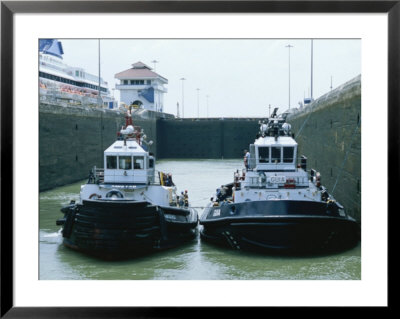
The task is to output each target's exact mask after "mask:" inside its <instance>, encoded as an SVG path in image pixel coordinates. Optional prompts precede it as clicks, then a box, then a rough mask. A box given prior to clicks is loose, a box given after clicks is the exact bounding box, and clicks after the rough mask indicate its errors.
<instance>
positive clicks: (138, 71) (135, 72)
mask: <svg viewBox="0 0 400 319" xmlns="http://www.w3.org/2000/svg"><path fill="white" fill-rule="evenodd" d="M115 78H117V79H119V80H129V79H146V78H147V79H155V78H157V79H160V80H162V81H163V82H164V83H168V80H167V79H166V78H164V77H162V76H161V75H159V74H157V73H156V72H153V71H152V69H151V68H150V67H149V66H147V65H146V64H144V63H143V62H140V61H139V62H136V63H133V64H132V68H130V69H128V70H125V71H122V72H119V73H117V74H115Z"/></svg>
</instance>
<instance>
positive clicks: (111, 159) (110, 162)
mask: <svg viewBox="0 0 400 319" xmlns="http://www.w3.org/2000/svg"><path fill="white" fill-rule="evenodd" d="M106 164H107V165H106V167H107V169H117V157H116V156H107V157H106Z"/></svg>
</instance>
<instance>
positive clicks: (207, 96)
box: [206, 95, 210, 117]
mask: <svg viewBox="0 0 400 319" xmlns="http://www.w3.org/2000/svg"><path fill="white" fill-rule="evenodd" d="M209 97H210V96H209V95H206V98H207V117H208V98H209Z"/></svg>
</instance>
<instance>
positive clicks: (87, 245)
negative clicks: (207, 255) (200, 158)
mask: <svg viewBox="0 0 400 319" xmlns="http://www.w3.org/2000/svg"><path fill="white" fill-rule="evenodd" d="M125 119H126V123H125V124H126V125H125V126H123V127H122V129H121V131H120V132H118V133H117V140H116V141H115V142H114V143H113V144H112V145H111V146H110V147H108V148H107V149H106V150H105V151H104V169H99V168H96V167H94V168H93V169H92V170H91V172H90V174H89V179H88V181H87V183H86V184H85V185H82V186H81V191H80V200H79V202H77V203H75V202H73V201H71V203H70V204H69V205H67V206H65V207H63V208H62V209H61V212H62V213H63V214H64V217H63V218H60V219H59V220H57V222H56V224H57V225H61V226H62V236H63V244H64V245H65V246H67V247H70V248H72V249H75V250H78V251H81V252H83V253H86V254H89V255H93V256H96V257H100V258H103V259H124V258H130V257H134V256H136V255H143V254H147V253H149V252H152V251H157V250H163V249H167V248H171V247H175V246H177V245H179V244H182V243H184V242H186V241H188V240H191V239H194V238H195V236H196V231H197V230H196V229H197V225H198V215H197V211H196V210H195V209H193V208H191V207H190V205H189V202H188V196H187V191H185V193H183V192H182V193H181V194H182V195H181V196H179V195H177V188H176V186H175V185H174V183H173V181H172V176H171V174H164V173H163V172H158V174H156V170H155V157H154V156H153V155H152V153H149V152H148V151H147V150H145V149H147V147H148V146H150V145H151V144H152V142H151V141H149V142H146V136H145V135H144V132H143V130H142V129H141V128H140V127H139V126H134V125H133V123H132V116H131V114H130V112H129V111H128V112H127V114H126V117H125ZM145 144H146V145H145ZM179 197H181V198H179Z"/></svg>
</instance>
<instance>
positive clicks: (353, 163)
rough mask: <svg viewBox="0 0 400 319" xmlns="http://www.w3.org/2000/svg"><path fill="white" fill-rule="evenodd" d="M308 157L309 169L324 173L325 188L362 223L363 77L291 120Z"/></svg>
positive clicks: (331, 93) (319, 100)
mask: <svg viewBox="0 0 400 319" xmlns="http://www.w3.org/2000/svg"><path fill="white" fill-rule="evenodd" d="M287 121H288V122H289V123H290V124H291V125H292V131H293V132H294V134H295V138H296V140H297V142H298V144H299V153H298V155H299V156H300V155H301V154H304V155H305V156H306V157H307V168H308V169H310V168H314V169H316V170H317V171H319V172H320V173H321V184H322V185H324V186H325V187H326V188H327V189H328V192H330V193H332V192H333V196H334V197H335V198H336V200H338V201H339V202H340V203H341V204H342V205H343V206H344V207H345V208H346V210H347V212H348V213H349V215H351V216H352V217H354V218H355V219H356V220H357V221H359V222H361V76H358V77H356V78H355V79H353V80H352V81H349V82H347V83H345V84H343V85H342V86H340V87H338V88H337V89H335V90H333V91H331V92H330V93H328V94H325V95H324V96H322V97H321V98H319V99H318V100H316V101H314V102H313V103H312V104H311V105H310V106H308V107H307V108H306V109H304V110H303V111H301V112H298V113H295V114H293V115H291V116H289V117H288V119H287Z"/></svg>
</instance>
